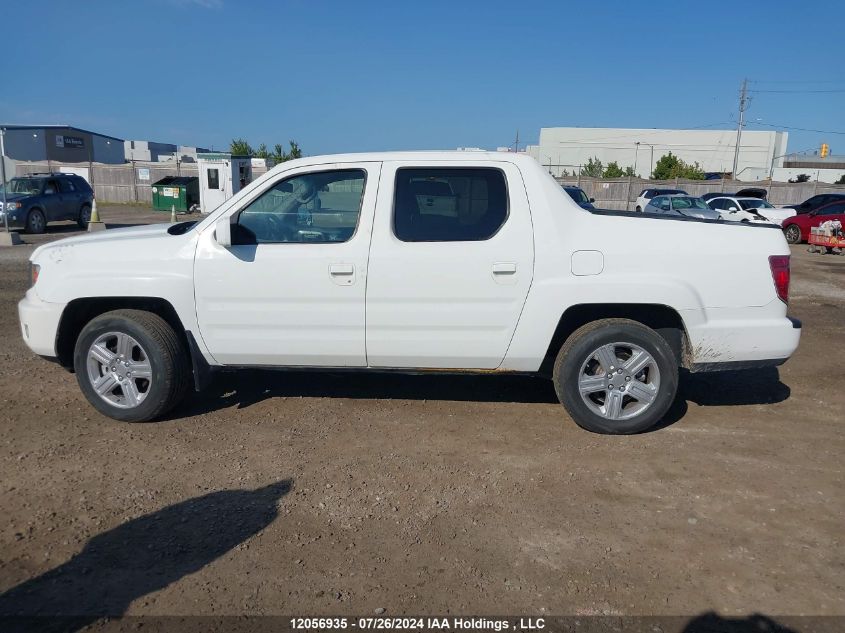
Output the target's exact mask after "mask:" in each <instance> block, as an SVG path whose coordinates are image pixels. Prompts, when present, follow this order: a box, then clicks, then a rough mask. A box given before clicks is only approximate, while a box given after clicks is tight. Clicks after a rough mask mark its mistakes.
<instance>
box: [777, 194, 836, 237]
mask: <svg viewBox="0 0 845 633" xmlns="http://www.w3.org/2000/svg"><path fill="white" fill-rule="evenodd" d="M828 220H839V221H840V222H842V224H843V225H845V200H840V201H839V202H830V203H828V204H825V205H822V206H820V207H819V208H818V209H816V210H815V211H810V212H809V213H802V214H801V215H793V216H792V217H791V218H786V219H785V220H784V221H783V224H782V226H783V234H784V235H785V236H786V241H787V242H789V243H790V244H798V243H799V242H806V241H807V240H808V239H810V229H811V228H812V227H814V226H818V225H819V224H821V223H822V222H827V221H828Z"/></svg>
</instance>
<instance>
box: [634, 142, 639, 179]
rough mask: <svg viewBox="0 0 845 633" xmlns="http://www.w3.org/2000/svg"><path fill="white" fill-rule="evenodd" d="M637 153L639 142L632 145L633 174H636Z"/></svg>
mask: <svg viewBox="0 0 845 633" xmlns="http://www.w3.org/2000/svg"><path fill="white" fill-rule="evenodd" d="M639 153H640V142H639V141H636V142H635V143H634V174H636V173H637V156H639Z"/></svg>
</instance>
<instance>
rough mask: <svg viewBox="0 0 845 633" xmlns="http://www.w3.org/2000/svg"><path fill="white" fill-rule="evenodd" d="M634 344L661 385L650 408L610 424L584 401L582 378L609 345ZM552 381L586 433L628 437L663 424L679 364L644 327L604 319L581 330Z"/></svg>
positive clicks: (565, 348)
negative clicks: (650, 360)
mask: <svg viewBox="0 0 845 633" xmlns="http://www.w3.org/2000/svg"><path fill="white" fill-rule="evenodd" d="M620 342H625V343H632V344H634V345H637V346H639V347H641V348H642V349H643V350H645V351H646V352H648V353H649V354H650V355H651V357H652V358H653V359H654V361H655V363H656V365H657V369H658V370H659V372H660V374H659V375H660V385H659V387H658V388H657V391H656V394H657V395H656V396H655V398H654V400H653V401H652V402H651V404H650V405H649V406H648V407H647V408H645V409H644V410H643V411H642V413H640V414H637V415H635V416H634V417H632V418H630V419H627V420H610V419H608V418H606V417H604V416H602V415H600V414H598V413H595V412H594V411H593V410H592V409H591V408H590V407H589V406H588V405H587V404H586V403H585V402H584V399H583V398H582V397H581V393H580V390H579V386H578V384H579V377H580V375H581V369H582V366H583V365H584V364H585V363H587V362H588V361H589V359H590V358H591V356H592V354H593V353H594V352H595V351H596V350H598V349H599V348H600V347H602V346H603V345H607V344H609V343H620ZM553 381H554V387H555V391H556V392H557V397H558V399H559V400H560V402H561V404H562V405H563V406H564V407H565V408H566V411H567V412H568V413H569V415H570V416H571V417H572V419H573V420H574V421H575V423H576V424H577V425H578V426H580V427H581V428H583V429H586V430H588V431H592V432H594V433H604V434H612V435H627V434H631V433H640V432H642V431H645V430H647V429H649V428H651V427H653V426H654V425H655V424H657V423H658V422H660V420H661V419H662V418H663V416H664V415H666V412H667V411H668V410H669V407H671V406H672V403H673V402H674V400H675V395H676V393H677V390H678V363H677V361H676V359H675V355H674V353H673V352H672V348H671V347H670V346H669V343H668V342H667V341H666V339H665V338H663V337H662V336H661V335H660V334H658V333H657V332H655V331H654V330H652V329H651V328H649V327H646V326H645V325H643V324H642V323H638V322H637V321H632V320H629V319H601V320H599V321H594V322H592V323H588V324H587V325H584V326H582V327H580V328H578V329H577V330H576V331H575V332H573V333H572V335H571V336H570V337H569V338H568V339H567V340H566V343H564V345H563V347H562V348H561V350H560V352H559V353H558V355H557V359H556V360H555V365H554V374H553Z"/></svg>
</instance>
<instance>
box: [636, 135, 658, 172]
mask: <svg viewBox="0 0 845 633" xmlns="http://www.w3.org/2000/svg"><path fill="white" fill-rule="evenodd" d="M642 144H643V145H648V146H649V147H650V148H651V169H650V170H649V172H648V177H649V178H651V174H652V173H654V145H652V144H651V143H642ZM635 145H636V146H637V149H638V150H639V149H640V141H637V142H636V143H635ZM634 171H635V172H636V171H637V159H636V157H635V158H634Z"/></svg>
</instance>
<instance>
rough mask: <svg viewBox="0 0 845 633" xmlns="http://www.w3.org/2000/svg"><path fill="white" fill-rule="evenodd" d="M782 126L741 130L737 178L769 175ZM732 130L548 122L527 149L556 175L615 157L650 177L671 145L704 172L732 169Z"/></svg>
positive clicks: (782, 145) (782, 141) (779, 157)
mask: <svg viewBox="0 0 845 633" xmlns="http://www.w3.org/2000/svg"><path fill="white" fill-rule="evenodd" d="M787 136H788V134H787V133H786V132H759V131H749V130H743V132H742V140H741V142H740V150H739V163H738V166H737V173H736V177H737V179H739V180H760V179H763V178H768V176H769V172H770V170H771V169H772V166H773V163H774V167H779V166H780V165H781V162H782V161H783V155H784V154H786V142H787ZM735 148H736V130H657V129H648V128H646V129H636V128H628V129H625V128H581V127H548V128H542V129H541V130H540V142H539V144H538V145H529V146H528V147H527V148H526V151H527V152H528V153H529V154H530V155H532V156H533V157H534V158H535V159H537V161H538V162H539V163H540V164H542V165H543V166H546V167H548V168H549V170H550V171H551V172H552V173H553V174H554V175H555V176H559V175H561V173H562V172H563V171H564V170H565V171H567V172H569V173H573V172H574V171H576V170H577V169H578V166H579V165H584V164H586V163H587V161H588V160H589V159H590V158H596V157H597V158H598V159H599V160H600V161H601V162H602V163H603V164H604V165H607V164H608V163H609V162H613V161H616V162H617V163H618V164H619V166H620V167H622V169H625V168H626V167H629V166H630V167H633V168H634V170H635V172H636V173H637V174H640V175H642V176H643V177H646V178H647V177H649V176H650V175H651V171H652V169H653V167H654V163H656V162H657V161H658V160H659V159H660V157H661V156H663V155H664V154H668V153H669V152H670V151H671V152H672V154H674V155H675V156H678V157H680V158H681V159H683V160H684V161H686V162H689V163H695V162H697V163H698V164H699V165H701V167H702V169H703V170H704V171H705V172H722V173H730V172H732V171H733V160H734V150H735Z"/></svg>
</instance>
